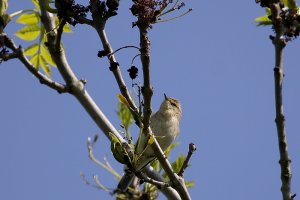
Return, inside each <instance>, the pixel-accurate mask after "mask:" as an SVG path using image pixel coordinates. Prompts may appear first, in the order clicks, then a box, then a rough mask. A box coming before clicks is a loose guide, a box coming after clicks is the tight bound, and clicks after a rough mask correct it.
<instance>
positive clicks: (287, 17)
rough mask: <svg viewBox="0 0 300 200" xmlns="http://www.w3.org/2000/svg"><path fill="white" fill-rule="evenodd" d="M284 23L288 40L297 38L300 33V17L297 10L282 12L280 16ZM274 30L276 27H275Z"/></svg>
mask: <svg viewBox="0 0 300 200" xmlns="http://www.w3.org/2000/svg"><path fill="white" fill-rule="evenodd" d="M280 16H281V18H282V23H283V25H284V27H285V33H284V35H285V37H286V39H288V40H291V39H293V38H297V37H298V36H299V33H300V29H299V26H300V16H299V15H298V14H297V10H295V9H287V10H282V12H281V14H280ZM273 28H274V27H273Z"/></svg>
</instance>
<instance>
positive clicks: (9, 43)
mask: <svg viewBox="0 0 300 200" xmlns="http://www.w3.org/2000/svg"><path fill="white" fill-rule="evenodd" d="M0 37H1V40H3V41H4V45H5V46H6V47H8V48H9V49H11V50H12V51H13V53H12V54H11V56H10V57H8V58H18V59H19V60H20V61H21V62H22V63H23V65H24V66H25V67H26V68H27V69H28V71H30V72H31V73H32V74H33V75H34V76H35V77H36V78H37V79H39V81H40V83H41V84H45V85H47V86H49V87H50V88H52V89H54V90H57V92H58V93H66V92H69V89H68V87H67V86H65V85H63V84H60V83H57V82H55V81H53V80H52V79H50V78H49V77H47V76H46V75H44V74H42V73H41V72H39V71H38V70H37V69H36V68H35V67H34V66H33V65H32V64H31V63H30V61H29V60H28V59H27V57H26V56H25V55H24V51H23V49H22V48H21V47H17V45H16V44H15V43H14V41H13V40H12V39H10V38H9V37H8V36H7V35H6V34H4V33H2V34H1V36H0Z"/></svg>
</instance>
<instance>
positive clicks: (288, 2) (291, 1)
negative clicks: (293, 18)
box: [282, 0, 297, 9]
mask: <svg viewBox="0 0 300 200" xmlns="http://www.w3.org/2000/svg"><path fill="white" fill-rule="evenodd" d="M282 2H283V4H284V5H285V6H286V7H288V8H290V9H295V8H297V4H296V1H295V0H282Z"/></svg>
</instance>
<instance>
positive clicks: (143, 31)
mask: <svg viewBox="0 0 300 200" xmlns="http://www.w3.org/2000/svg"><path fill="white" fill-rule="evenodd" d="M138 27H139V31H140V49H141V50H140V51H141V62H142V65H143V77H144V85H143V87H142V94H143V97H144V110H143V134H146V135H149V136H150V135H153V133H152V130H151V128H150V117H151V113H152V110H151V98H152V94H153V88H152V86H151V81H150V42H149V40H148V36H147V29H148V26H144V25H143V24H139V25H138ZM153 139H154V142H153V143H152V144H151V148H152V150H153V152H154V153H155V156H156V157H157V159H158V160H159V162H160V164H161V166H162V168H163V169H164V170H165V172H166V173H167V175H168V177H169V178H170V181H171V183H172V185H171V186H172V187H173V188H175V189H176V190H177V192H178V193H179V195H180V197H181V198H182V200H189V199H191V197H190V195H189V192H188V190H187V188H186V186H185V183H184V180H183V179H182V178H181V177H179V176H178V175H177V174H176V173H175V172H174V171H173V169H172V166H171V164H170V162H169V161H168V159H167V158H166V156H165V155H164V152H163V151H162V149H161V148H160V146H159V144H158V142H157V140H156V138H155V137H153ZM142 149H143V148H142Z"/></svg>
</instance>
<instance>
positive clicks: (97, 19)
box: [90, 0, 140, 125]
mask: <svg viewBox="0 0 300 200" xmlns="http://www.w3.org/2000/svg"><path fill="white" fill-rule="evenodd" d="M90 3H91V12H92V18H93V23H92V27H93V28H94V29H95V30H96V31H97V33H98V36H99V38H100V40H101V43H102V46H103V49H104V51H105V52H107V55H108V56H107V58H108V60H109V62H110V63H118V62H117V59H116V57H115V55H114V54H113V52H114V51H113V49H112V47H111V45H110V42H109V40H108V38H107V35H106V32H105V29H104V28H105V23H106V20H105V19H102V17H101V16H100V15H99V12H98V10H97V1H95V0H91V1H90ZM110 70H111V71H112V72H113V74H114V77H115V79H116V81H117V84H118V86H119V89H120V92H121V94H122V95H123V96H124V97H125V98H126V100H127V102H128V103H129V106H130V108H131V111H132V114H133V116H134V120H135V121H136V123H137V124H138V125H139V124H140V122H139V118H138V117H137V113H138V108H137V106H136V105H135V103H134V101H133V99H132V98H131V96H130V94H129V91H128V89H127V86H126V84H125V81H124V79H123V76H122V73H121V70H120V67H119V65H118V64H117V65H114V67H112V68H110Z"/></svg>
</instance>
